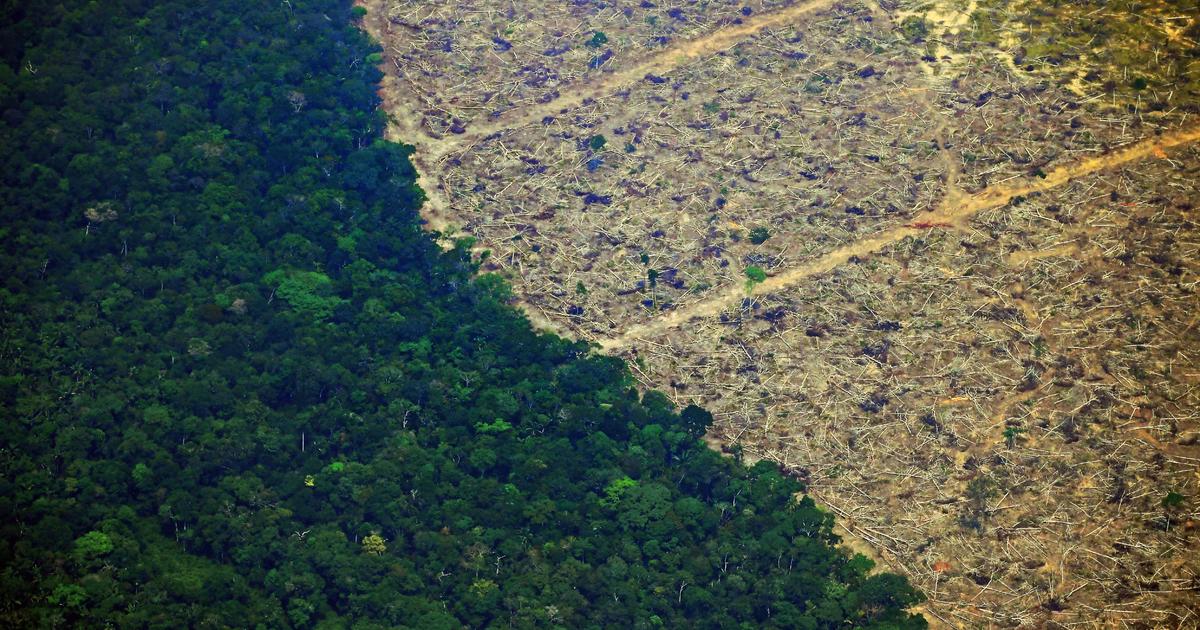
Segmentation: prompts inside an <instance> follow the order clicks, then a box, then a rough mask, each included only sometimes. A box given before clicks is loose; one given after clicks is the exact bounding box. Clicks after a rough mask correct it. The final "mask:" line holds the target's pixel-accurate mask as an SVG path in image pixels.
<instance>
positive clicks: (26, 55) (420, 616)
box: [0, 0, 924, 629]
mask: <svg viewBox="0 0 1200 630" xmlns="http://www.w3.org/2000/svg"><path fill="white" fill-rule="evenodd" d="M0 10H2V11H3V18H2V20H3V26H2V28H3V32H2V33H0V116H2V117H3V125H2V127H0V129H2V131H0V144H2V146H0V160H2V161H3V168H2V169H0V177H2V178H3V179H2V185H0V238H2V239H3V243H4V248H3V253H2V256H3V259H2V260H3V263H2V265H0V413H2V414H3V425H2V429H0V431H2V433H0V470H2V471H3V474H2V475H0V528H2V529H3V536H2V541H0V625H3V626H5V627H46V626H85V627H101V626H106V625H107V626H120V627H163V628H178V627H184V626H196V627H200V626H204V627H223V626H231V627H255V626H258V627H264V628H287V627H294V628H305V627H322V628H351V627H353V628H385V627H386V628H392V627H401V628H423V629H425V628H460V627H464V626H467V627H519V628H551V627H563V628H643V627H657V626H663V627H683V626H685V625H691V626H694V627H698V628H717V627H744V628H772V627H777V628H818V627H820V628H834V627H846V626H847V625H855V626H866V627H879V628H883V627H887V628H901V627H905V628H907V627H923V626H924V620H923V619H921V618H920V617H918V616H913V615H910V614H909V613H907V612H906V611H905V608H906V607H908V606H910V605H912V604H914V603H916V602H918V601H919V600H920V598H921V596H920V595H919V594H918V593H916V592H915V591H914V590H913V589H912V588H911V587H910V586H909V585H908V583H907V582H906V581H905V580H904V579H902V578H900V577H897V576H894V575H890V574H873V575H869V574H868V570H869V569H870V562H869V561H867V560H866V559H864V558H862V557H861V556H858V557H853V558H852V557H850V556H849V555H847V554H846V553H844V552H841V551H839V550H837V549H835V548H834V547H833V545H834V544H835V543H836V541H837V539H836V537H835V536H834V535H833V534H832V532H831V527H832V521H831V519H830V517H829V515H828V514H826V513H824V512H822V511H820V510H818V509H816V508H815V507H814V505H813V504H812V502H811V501H810V500H807V499H804V500H799V499H797V498H796V493H797V492H798V490H800V487H799V484H798V483H797V482H795V481H792V480H789V479H787V478H785V477H783V476H781V475H780V473H779V471H778V470H777V469H776V468H775V467H774V466H771V465H768V464H759V465H756V466H753V467H746V466H744V465H743V464H741V463H740V462H739V461H737V460H736V459H728V458H723V457H721V456H719V455H718V454H716V453H714V452H712V451H711V450H709V449H707V448H705V447H704V446H703V444H702V443H701V441H700V439H699V438H700V436H701V435H702V434H703V432H704V430H705V427H706V426H707V425H708V424H709V423H710V422H711V416H709V415H708V414H707V413H706V412H704V411H703V410H701V409H697V408H693V407H689V408H688V409H686V410H684V411H683V413H681V414H679V413H676V412H675V411H674V410H673V409H672V408H671V405H670V404H669V403H668V401H667V400H666V398H665V397H664V396H662V395H660V394H657V393H649V394H646V395H644V396H640V395H639V394H638V393H637V390H636V389H635V388H634V387H633V386H632V383H631V379H630V377H629V375H628V373H627V371H626V369H625V367H624V366H623V364H622V363H621V362H620V361H618V360H616V359H613V358H608V357H603V356H597V355H595V354H593V353H592V352H591V350H590V349H589V348H588V347H587V346H586V345H584V344H581V343H577V342H571V341H567V340H563V339H559V338H557V337H554V336H550V335H544V334H536V333H534V332H533V331H532V330H531V328H530V326H529V324H528V322H527V321H526V320H525V319H524V318H523V317H522V316H521V315H520V314H519V313H518V312H517V311H515V310H514V309H513V308H511V307H510V306H508V304H507V301H508V295H507V293H506V291H507V290H506V287H505V285H504V283H503V282H501V281H499V280H498V279H496V278H494V277H490V276H480V277H476V276H475V272H476V270H477V265H476V264H475V262H474V261H472V259H471V254H470V253H469V251H468V248H467V246H466V244H464V243H460V244H458V246H456V247H455V248H453V249H451V250H450V251H443V250H442V249H441V248H439V247H438V246H437V245H436V244H435V242H434V241H433V239H432V238H431V237H430V236H429V235H427V234H425V233H423V232H422V231H421V229H420V225H419V219H418V217H417V215H416V213H415V209H416V208H417V207H418V205H419V204H420V203H421V200H422V193H421V192H420V190H418V189H417V188H416V187H415V185H414V173H413V170H412V168H411V166H410V165H409V162H408V157H407V156H408V153H409V149H408V148H407V147H404V146H400V145H396V144H391V143H387V142H384V141H382V140H381V128H382V125H383V123H384V121H383V119H382V117H381V116H382V115H381V114H380V113H379V112H378V111H377V110H376V105H377V102H378V100H377V97H376V94H375V86H376V82H377V81H378V79H379V76H380V75H379V72H378V70H377V69H376V68H375V67H374V66H373V63H372V62H373V61H374V59H372V57H371V55H372V53H373V52H375V50H376V49H374V48H373V47H372V44H371V43H370V42H368V41H367V40H366V38H365V37H364V35H362V34H361V32H360V31H359V30H357V29H356V28H355V26H354V19H355V14H354V12H353V11H352V9H351V7H350V5H349V3H347V2H344V1H342V0H283V1H282V2H265V3H260V2H245V1H244V0H214V1H212V2H204V3H198V2H194V1H183V0H119V1H115V2H96V1H92V2H85V1H82V0H57V1H53V2H52V1H47V0H5V1H4V2H3V4H2V9H0Z"/></svg>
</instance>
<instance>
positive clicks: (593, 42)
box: [587, 31, 608, 48]
mask: <svg viewBox="0 0 1200 630" xmlns="http://www.w3.org/2000/svg"><path fill="white" fill-rule="evenodd" d="M607 43H608V35H605V34H604V33H603V32H602V31H596V32H595V33H593V34H592V38H591V39H589V40H588V41H587V45H588V46H590V47H592V48H599V47H601V46H603V45H605V44H607Z"/></svg>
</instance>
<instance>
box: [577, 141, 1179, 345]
mask: <svg viewBox="0 0 1200 630" xmlns="http://www.w3.org/2000/svg"><path fill="white" fill-rule="evenodd" d="M1197 140H1200V126H1195V127H1191V128H1188V129H1182V130H1179V131H1176V132H1173V133H1169V134H1165V135H1162V136H1159V137H1156V138H1151V139H1148V140H1143V141H1141V142H1136V143H1133V144H1129V145H1126V146H1124V147H1122V148H1119V149H1116V150H1114V151H1111V152H1109V153H1106V154H1104V155H1098V156H1095V157H1091V158H1087V159H1084V160H1080V161H1078V162H1075V163H1073V164H1069V165H1065V166H1059V167H1057V168H1055V169H1054V170H1052V171H1050V172H1049V173H1048V174H1047V175H1046V177H1045V178H1044V179H1036V178H1032V179H1026V180H1025V181H1024V182H1023V183H1021V184H1018V185H1015V186H1008V187H1004V188H997V189H991V190H984V191H983V192H981V193H979V194H976V195H972V196H970V197H966V198H962V199H953V198H947V199H946V200H945V201H943V202H942V204H941V206H940V207H939V208H938V209H937V210H934V211H933V212H930V213H928V214H925V215H923V216H921V221H922V222H923V223H928V224H939V223H945V224H950V225H952V226H961V225H962V224H963V222H965V221H966V220H967V219H970V218H971V217H973V216H974V215H976V214H978V213H979V212H982V211H984V210H988V209H991V208H997V207H1000V206H1003V205H1005V204H1007V203H1008V202H1009V201H1010V200H1012V199H1013V198H1014V197H1018V196H1024V195H1029V194H1031V193H1035V192H1043V191H1047V190H1051V189H1053V188H1057V187H1059V186H1062V185H1064V184H1066V183H1067V182H1069V181H1070V180H1072V179H1075V178H1078V177H1083V176H1085V175H1090V174H1092V173H1095V172H1098V171H1102V170H1105V169H1109V168H1114V167H1117V166H1121V165H1123V164H1128V163H1129V162H1133V161H1136V160H1140V159H1142V158H1145V157H1148V156H1151V155H1157V154H1158V153H1160V152H1162V151H1163V150H1164V149H1169V148H1171V147H1175V146H1179V145H1183V144H1188V143H1191V142H1196V141H1197ZM927 229H929V228H922V227H914V226H911V225H906V226H899V227H895V228H891V229H888V230H885V231H883V232H880V233H879V234H876V235H874V236H871V237H868V238H865V239H862V240H859V241H855V242H853V243H850V244H848V245H844V246H842V247H839V248H837V249H835V250H833V251H831V252H829V253H828V254H825V255H824V256H821V257H820V258H817V259H815V260H812V261H810V262H808V263H805V264H803V265H800V266H798V267H793V268H791V269H788V270H785V271H783V272H782V273H779V274H777V275H774V276H770V277H768V278H767V280H766V281H765V282H763V283H761V284H759V285H758V286H757V287H756V288H755V290H756V291H758V292H759V293H769V292H772V291H780V290H783V289H786V288H788V287H791V286H793V285H795V284H797V283H799V282H801V281H803V280H806V279H808V278H810V277H812V276H815V275H818V274H822V273H827V272H829V271H832V270H833V269H834V268H836V267H837V266H839V265H841V264H843V263H845V262H846V261H847V260H849V259H850V257H851V256H859V257H862V256H867V255H869V254H872V253H874V252H877V251H879V250H880V249H883V248H884V247H886V246H888V245H891V244H893V243H896V242H897V241H900V240H902V239H904V238H905V237H907V236H912V235H916V234H920V233H922V232H925V231H926V230H927ZM745 297H746V290H745V288H744V287H743V286H742V285H741V284H734V285H730V286H726V287H724V288H723V289H718V290H716V291H714V292H713V294H712V295H710V296H709V297H707V298H705V299H703V300H701V301H699V302H696V303H695V304H693V305H691V306H690V307H688V308H686V309H681V310H678V311H672V312H670V313H667V314H666V315H664V316H663V317H660V318H657V319H655V320H652V321H649V322H646V323H643V324H638V325H635V326H631V327H630V328H628V329H627V330H626V331H625V332H624V333H622V334H621V335H619V336H616V337H610V338H608V339H603V340H601V341H600V342H599V343H600V347H601V348H602V349H603V350H605V351H609V352H611V351H614V350H619V349H621V348H625V347H628V346H630V345H632V344H634V343H636V342H638V341H639V340H644V339H650V338H653V337H654V336H656V335H658V334H660V333H662V332H664V331H667V330H671V329H674V328H678V327H680V326H682V325H683V324H685V323H687V322H688V321H690V320H692V319H695V318H698V317H711V316H715V315H718V314H720V313H721V311H723V310H725V309H726V308H727V307H728V306H729V305H730V304H734V303H736V302H738V301H740V300H741V299H743V298H745Z"/></svg>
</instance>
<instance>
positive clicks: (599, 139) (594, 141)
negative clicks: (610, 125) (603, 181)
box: [588, 135, 608, 151]
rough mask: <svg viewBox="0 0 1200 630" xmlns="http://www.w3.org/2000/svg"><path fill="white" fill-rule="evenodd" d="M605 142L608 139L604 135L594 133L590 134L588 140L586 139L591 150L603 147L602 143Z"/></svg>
mask: <svg viewBox="0 0 1200 630" xmlns="http://www.w3.org/2000/svg"><path fill="white" fill-rule="evenodd" d="M607 143H608V140H607V139H605V137H604V136H601V135H595V136H592V137H591V139H590V140H588V147H589V148H591V150H593V151H599V150H600V149H603V148H604V145H605V144H607Z"/></svg>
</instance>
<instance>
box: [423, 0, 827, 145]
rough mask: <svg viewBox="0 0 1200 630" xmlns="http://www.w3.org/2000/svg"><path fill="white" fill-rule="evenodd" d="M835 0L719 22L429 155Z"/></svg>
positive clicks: (469, 142) (536, 119)
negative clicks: (724, 23)
mask: <svg viewBox="0 0 1200 630" xmlns="http://www.w3.org/2000/svg"><path fill="white" fill-rule="evenodd" d="M835 2H836V0H809V1H808V2H801V3H800V4H796V5H792V6H790V7H787V8H784V9H780V10H779V11H775V12H773V13H763V14H760V15H758V16H755V17H752V18H749V19H746V20H745V21H743V22H742V23H741V24H735V25H731V26H726V27H722V28H720V29H718V30H716V31H714V32H712V33H709V34H707V35H704V36H702V37H698V38H695V39H692V40H688V41H683V42H679V43H677V44H675V45H673V46H671V47H669V48H667V49H665V50H662V51H659V52H656V53H654V54H653V55H650V56H648V57H645V58H644V59H641V60H640V61H636V62H634V63H633V64H632V65H630V66H628V67H626V68H624V69H621V70H618V71H616V72H613V73H612V74H606V75H603V76H601V77H599V78H598V79H597V80H595V81H591V82H588V83H582V84H579V85H573V86H568V87H567V89H566V90H565V91H564V92H563V93H562V95H561V96H559V97H558V98H556V99H554V100H553V101H550V102H549V103H539V104H536V105H530V106H527V107H520V108H517V109H512V110H509V111H508V112H505V113H504V114H502V115H501V116H500V117H499V118H497V119H496V120H494V121H491V122H488V123H487V124H480V125H476V126H475V127H474V128H473V129H472V130H471V131H470V132H469V133H467V134H465V135H463V136H461V137H460V138H459V139H458V141H457V142H456V143H454V144H453V145H450V146H447V147H443V152H440V153H438V154H435V155H433V156H431V159H432V160H433V161H436V160H437V159H438V158H440V157H443V156H445V155H446V154H447V153H450V152H451V151H453V150H454V149H455V148H460V149H462V148H467V147H470V146H472V145H474V144H476V143H478V142H479V141H480V140H481V139H483V138H486V137H487V136H489V135H491V134H494V133H497V132H500V131H505V130H509V129H517V128H520V127H524V126H526V125H529V124H533V123H537V122H540V121H541V120H542V119H543V118H545V117H546V116H552V115H556V114H558V113H559V112H560V111H562V110H563V109H571V108H575V107H578V106H579V105H581V104H582V103H583V101H584V100H586V99H589V98H601V97H603V96H606V95H608V94H611V93H613V92H616V91H617V90H619V89H620V88H622V87H625V86H628V85H632V84H635V83H637V82H638V81H641V80H643V79H644V78H645V76H646V75H647V74H666V73H669V72H671V71H672V70H675V69H676V68H678V67H679V66H681V65H684V64H686V63H689V62H692V61H695V60H696V59H699V58H701V57H707V56H709V55H713V54H716V53H718V52H720V51H722V50H725V49H727V48H730V47H732V46H734V45H735V44H737V43H739V42H741V41H743V40H745V39H746V38H748V37H750V36H752V35H754V34H756V33H758V32H759V31H761V30H762V29H764V28H770V27H774V26H785V25H788V24H792V23H794V22H795V21H796V20H798V19H799V18H802V17H804V16H806V15H808V14H810V13H813V12H815V11H820V10H821V9H827V8H829V7H831V6H833V5H834V4H835Z"/></svg>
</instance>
